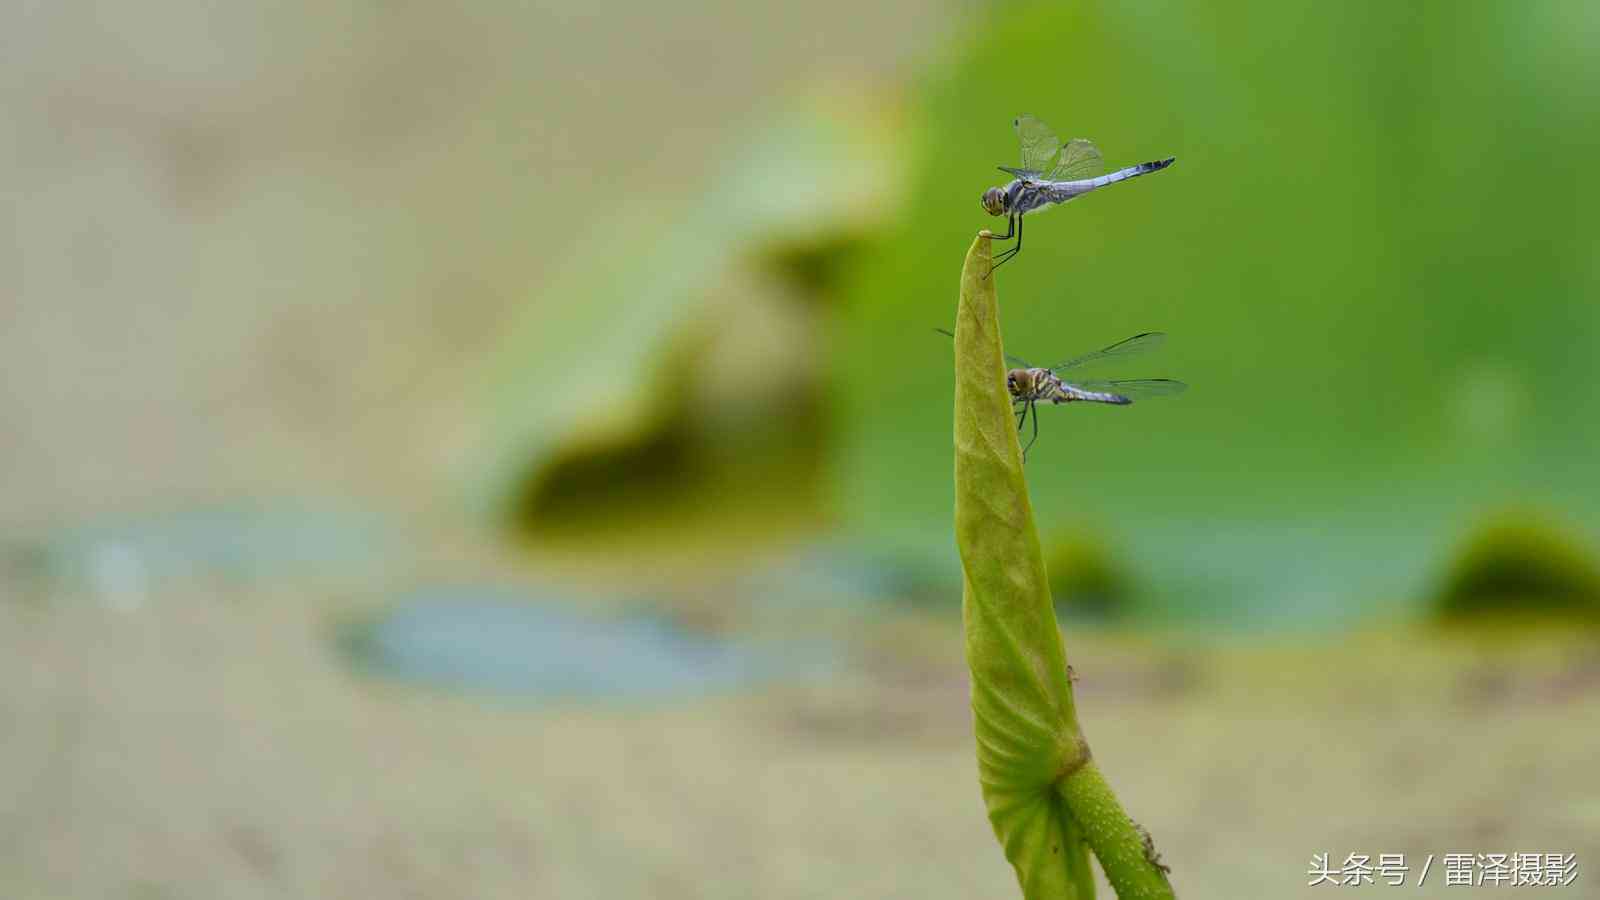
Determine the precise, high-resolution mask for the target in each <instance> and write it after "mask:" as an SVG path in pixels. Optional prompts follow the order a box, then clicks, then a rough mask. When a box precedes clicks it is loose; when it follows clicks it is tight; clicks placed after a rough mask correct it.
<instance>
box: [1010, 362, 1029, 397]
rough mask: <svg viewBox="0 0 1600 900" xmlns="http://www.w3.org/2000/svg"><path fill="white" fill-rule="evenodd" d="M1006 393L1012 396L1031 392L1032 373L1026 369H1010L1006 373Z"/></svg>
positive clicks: (1025, 394)
mask: <svg viewBox="0 0 1600 900" xmlns="http://www.w3.org/2000/svg"><path fill="white" fill-rule="evenodd" d="M1006 393H1008V394H1010V395H1011V396H1012V397H1014V398H1021V397H1026V396H1028V395H1029V394H1031V393H1033V373H1032V372H1029V371H1028V370H1027V369H1012V370H1011V371H1009V372H1007V373H1006Z"/></svg>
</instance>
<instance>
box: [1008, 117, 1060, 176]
mask: <svg viewBox="0 0 1600 900" xmlns="http://www.w3.org/2000/svg"><path fill="white" fill-rule="evenodd" d="M1012 124H1013V125H1014V126H1015V127H1016V129H1017V141H1018V142H1019V143H1020V144H1022V166H1021V167H1022V168H1023V169H1024V170H1026V171H1029V172H1050V171H1053V170H1054V169H1055V167H1056V157H1057V156H1059V155H1060V153H1061V139H1060V138H1058V137H1056V133H1055V132H1054V131H1051V130H1050V126H1049V125H1046V124H1045V123H1043V122H1041V121H1039V120H1038V119H1035V118H1034V117H1033V116H1028V115H1022V116H1017V119H1016V121H1015V122H1013V123H1012Z"/></svg>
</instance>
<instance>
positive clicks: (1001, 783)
mask: <svg viewBox="0 0 1600 900" xmlns="http://www.w3.org/2000/svg"><path fill="white" fill-rule="evenodd" d="M990 265H991V255H990V240H989V236H988V234H987V233H986V232H985V233H983V234H980V235H979V237H978V239H977V240H976V241H975V242H974V243H973V245H972V249H971V250H969V251H968V253H967V260H966V265H965V267H964V268H963V270H962V273H961V301H960V306H959V308H958V309H957V312H956V403H955V448H956V545H957V547H958V549H959V550H960V553H961V564H962V569H963V571H964V573H965V576H966V579H965V589H964V591H963V594H962V620H963V623H964V627H965V629H966V646H967V665H968V667H969V668H970V669H971V671H972V712H973V730H974V732H975V734H976V737H977V743H978V773H979V783H980V785H981V787H982V790H983V799H984V805H985V806H986V807H987V809H988V811H989V821H990V824H991V825H992V826H993V827H994V831H995V836H996V837H997V838H998V839H999V840H1000V844H1001V846H1002V847H1003V848H1004V850H1005V854H1006V858H1007V859H1008V860H1010V861H1011V864H1012V866H1013V867H1014V868H1015V869H1016V872H1017V880H1018V881H1019V883H1020V884H1021V886H1022V893H1023V896H1024V897H1025V898H1027V900H1046V898H1048V900H1092V898H1093V897H1094V880H1093V878H1092V874H1091V872H1090V869H1089V863H1088V856H1087V851H1086V849H1085V846H1086V845H1087V847H1088V848H1090V849H1093V850H1094V852H1095V855H1096V856H1098V857H1099V858H1100V860H1101V867H1102V868H1104V869H1105V871H1106V875H1107V877H1108V878H1109V879H1110V880H1111V883H1112V886H1113V887H1115V888H1116V890H1117V893H1118V896H1119V897H1124V898H1131V897H1141V898H1143V897H1172V896H1173V894H1172V888H1171V886H1170V885H1168V884H1167V880H1166V876H1165V875H1164V873H1163V872H1162V870H1161V869H1160V868H1159V867H1158V866H1157V864H1156V862H1155V857H1154V853H1153V850H1151V851H1147V850H1146V847H1145V841H1144V838H1143V837H1142V835H1140V833H1139V832H1138V830H1137V827H1136V826H1134V825H1133V823H1132V822H1131V821H1129V820H1128V818H1127V816H1126V815H1125V814H1123V812H1122V808H1121V807H1120V806H1119V805H1117V802H1116V798H1115V797H1114V796H1113V795H1112V794H1111V790H1110V788H1109V787H1108V786H1107V785H1106V783H1105V780H1104V779H1103V778H1101V776H1100V773H1099V771H1098V769H1096V768H1095V766H1094V764H1093V762H1092V760H1091V759H1090V756H1089V745H1088V744H1087V743H1086V742H1085V741H1084V739H1083V735H1082V733H1081V732H1080V730H1079V728H1078V721H1077V713H1076V709H1075V707H1074V705H1073V698H1072V684H1071V681H1070V679H1069V678H1068V676H1067V659H1066V650H1065V648H1064V647H1063V646H1062V643H1061V632H1060V629H1059V628H1058V627H1057V626H1056V617H1055V608H1054V606H1053V605H1052V603H1051V599H1050V588H1049V585H1048V581H1047V579H1046V575H1045V568H1044V557H1043V554H1042V553H1041V552H1040V549H1039V536H1038V532H1037V531H1036V529H1035V528H1034V523H1033V507H1032V505H1031V504H1030V503H1029V500H1028V487H1027V481H1026V479H1025V478H1024V477H1023V472H1022V448H1021V446H1020V445H1019V444H1018V442H1017V434H1016V421H1015V419H1013V418H1012V412H1011V397H1010V395H1009V394H1008V393H1007V391H1006V386H1005V382H1006V379H1005V353H1004V351H1003V350H1002V347H1001V341H1000V319H999V302H998V300H997V298H996V296H995V285H994V279H993V278H991V277H989V275H990Z"/></svg>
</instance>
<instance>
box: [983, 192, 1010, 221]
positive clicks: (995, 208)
mask: <svg viewBox="0 0 1600 900" xmlns="http://www.w3.org/2000/svg"><path fill="white" fill-rule="evenodd" d="M983 211H984V212H986V213H988V214H989V215H991V216H999V215H1004V214H1005V211H1006V192H1005V191H1002V190H1000V189H999V188H997V187H992V188H989V189H988V190H987V191H984V192H983Z"/></svg>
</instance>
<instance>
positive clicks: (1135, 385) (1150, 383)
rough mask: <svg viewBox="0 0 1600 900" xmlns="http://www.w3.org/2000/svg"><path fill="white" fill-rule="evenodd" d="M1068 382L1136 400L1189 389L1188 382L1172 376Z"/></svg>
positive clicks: (1089, 389) (1087, 389)
mask: <svg viewBox="0 0 1600 900" xmlns="http://www.w3.org/2000/svg"><path fill="white" fill-rule="evenodd" d="M1068 383H1069V384H1071V385H1072V386H1074V387H1080V388H1083V389H1084V390H1086V391H1096V392H1099V393H1107V394H1121V395H1122V396H1124V397H1127V398H1129V399H1134V400H1137V399H1139V398H1140V397H1171V396H1172V395H1174V394H1181V393H1183V392H1184V391H1186V390H1188V389H1189V386H1188V385H1187V384H1184V383H1183V382H1181V381H1173V380H1172V379H1171V378H1123V379H1119V380H1115V381H1072V382H1068Z"/></svg>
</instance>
